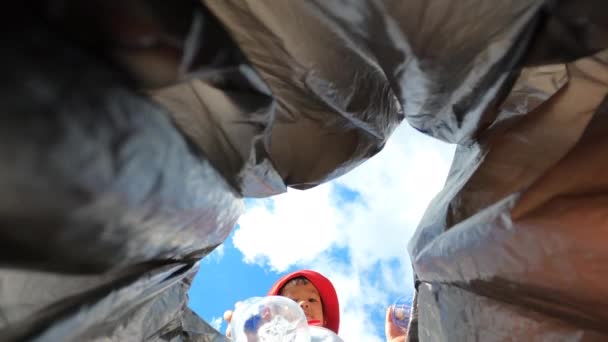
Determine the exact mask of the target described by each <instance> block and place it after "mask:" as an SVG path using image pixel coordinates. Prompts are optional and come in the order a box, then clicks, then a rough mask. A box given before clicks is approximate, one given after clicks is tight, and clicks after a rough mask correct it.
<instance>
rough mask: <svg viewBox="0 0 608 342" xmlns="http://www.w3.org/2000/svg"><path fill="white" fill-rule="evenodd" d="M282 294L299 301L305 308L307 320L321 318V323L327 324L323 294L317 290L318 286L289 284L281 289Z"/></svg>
mask: <svg viewBox="0 0 608 342" xmlns="http://www.w3.org/2000/svg"><path fill="white" fill-rule="evenodd" d="M281 296H285V297H288V298H291V299H292V300H294V301H295V302H296V303H298V305H300V307H301V308H302V310H304V313H305V314H306V319H307V320H309V321H312V320H319V321H321V324H325V320H324V317H323V304H322V303H321V296H319V291H317V288H316V287H315V286H314V285H313V284H311V283H308V284H298V285H292V286H289V287H288V288H286V289H283V291H281Z"/></svg>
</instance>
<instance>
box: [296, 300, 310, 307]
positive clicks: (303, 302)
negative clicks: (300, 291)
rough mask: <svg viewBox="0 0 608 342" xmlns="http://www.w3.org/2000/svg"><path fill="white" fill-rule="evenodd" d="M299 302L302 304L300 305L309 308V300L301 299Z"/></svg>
mask: <svg viewBox="0 0 608 342" xmlns="http://www.w3.org/2000/svg"><path fill="white" fill-rule="evenodd" d="M298 304H300V307H301V308H302V309H308V302H307V301H305V300H301V301H300V302H299V303H298Z"/></svg>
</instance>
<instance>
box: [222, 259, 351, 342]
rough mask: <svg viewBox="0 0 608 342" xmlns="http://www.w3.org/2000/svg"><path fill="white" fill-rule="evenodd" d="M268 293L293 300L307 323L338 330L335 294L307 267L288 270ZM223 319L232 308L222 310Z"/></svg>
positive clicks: (230, 315)
mask: <svg viewBox="0 0 608 342" xmlns="http://www.w3.org/2000/svg"><path fill="white" fill-rule="evenodd" d="M268 295H269V296H284V297H288V298H291V299H293V300H294V301H295V302H296V303H298V305H300V307H301V308H302V310H303V311H304V314H305V315H306V319H307V320H308V324H309V325H320V326H322V327H325V328H327V329H329V330H331V331H333V332H335V333H336V334H337V333H338V329H339V327H340V307H339V303H338V295H337V294H336V290H335V289H334V286H333V285H332V283H331V282H330V281H329V279H327V278H325V277H324V276H323V275H321V274H320V273H318V272H315V271H311V270H301V271H296V272H293V273H290V274H288V275H286V276H284V277H282V278H281V279H279V280H278V281H277V282H276V283H274V285H273V286H272V288H271V289H270V291H268ZM224 319H225V320H226V321H228V323H230V321H231V319H232V311H226V312H225V313H224ZM228 331H230V329H228Z"/></svg>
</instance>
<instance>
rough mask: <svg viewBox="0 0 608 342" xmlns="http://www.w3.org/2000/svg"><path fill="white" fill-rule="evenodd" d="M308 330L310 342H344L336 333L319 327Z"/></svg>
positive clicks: (311, 327)
mask: <svg viewBox="0 0 608 342" xmlns="http://www.w3.org/2000/svg"><path fill="white" fill-rule="evenodd" d="M308 328H309V329H310V342H344V340H342V339H341V338H340V337H338V335H336V333H334V332H333V331H331V330H329V329H327V328H323V327H319V326H309V327H308Z"/></svg>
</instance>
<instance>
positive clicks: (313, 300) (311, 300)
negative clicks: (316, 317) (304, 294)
mask: <svg viewBox="0 0 608 342" xmlns="http://www.w3.org/2000/svg"><path fill="white" fill-rule="evenodd" d="M308 301H309V302H311V303H314V302H316V301H317V299H316V298H309V299H308Z"/></svg>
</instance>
